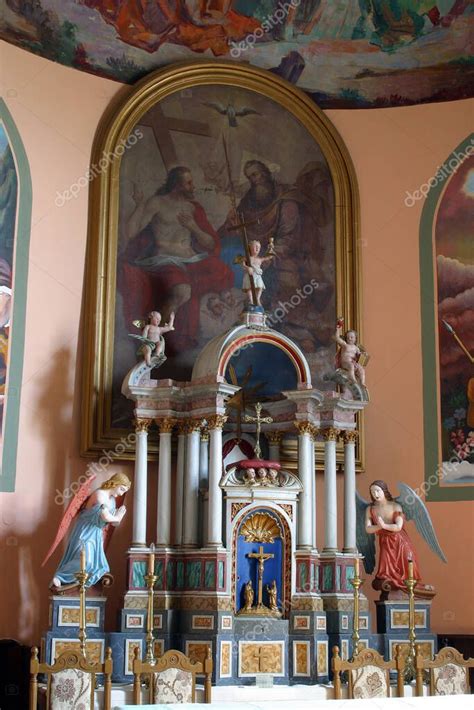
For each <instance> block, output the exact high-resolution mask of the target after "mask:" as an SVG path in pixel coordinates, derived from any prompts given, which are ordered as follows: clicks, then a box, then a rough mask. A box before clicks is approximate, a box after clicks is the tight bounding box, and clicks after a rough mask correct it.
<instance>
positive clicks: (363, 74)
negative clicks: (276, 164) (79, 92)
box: [0, 0, 474, 108]
mask: <svg viewBox="0 0 474 710" xmlns="http://www.w3.org/2000/svg"><path fill="white" fill-rule="evenodd" d="M4 5H5V8H4V13H3V18H2V21H1V24H0V37H2V38H3V39H5V40H6V41H9V42H12V43H13V44H16V45H18V46H20V47H22V48H23V49H27V50H30V51H32V52H35V53H37V54H40V55H43V56H44V57H47V58H48V59H53V60H55V61H58V62H61V63H62V64H65V65H67V66H72V67H75V68H77V69H82V70H84V71H88V72H92V73H95V74H98V75H99V76H106V77H109V78H112V79H116V80H118V81H123V82H129V83H131V82H134V81H136V80H138V79H140V78H142V77H143V76H144V75H145V74H147V73H149V72H150V71H152V70H154V69H157V68H161V67H163V66H166V65H167V64H170V63H172V62H176V61H178V60H181V59H188V60H191V59H194V60H198V59H200V58H201V57H206V58H211V57H218V58H222V59H231V60H237V61H241V62H250V63H251V64H253V65H255V66H258V67H261V68H264V69H271V70H272V71H274V72H276V73H277V74H279V75H280V76H282V77H283V78H285V79H287V80H288V81H291V82H292V83H294V84H297V85H298V86H299V88H301V89H303V90H305V91H307V92H308V93H310V94H311V95H312V96H313V98H314V99H315V100H316V102H317V103H318V105H319V106H321V107H323V108H368V107H377V106H400V105H406V104H415V103H419V102H426V101H451V100H454V99H460V98H467V97H468V96H472V95H473V94H474V69H473V66H472V61H471V54H472V53H471V52H470V49H471V46H472V32H473V23H474V12H473V4H472V2H470V1H469V0H426V1H423V2H419V1H418V2H415V1H412V0H390V2H388V1H386V0H201V1H200V2H196V1H195V0H159V1H158V2H156V0H140V2H138V1H137V0H34V2H32V0H6V2H5V3H4Z"/></svg>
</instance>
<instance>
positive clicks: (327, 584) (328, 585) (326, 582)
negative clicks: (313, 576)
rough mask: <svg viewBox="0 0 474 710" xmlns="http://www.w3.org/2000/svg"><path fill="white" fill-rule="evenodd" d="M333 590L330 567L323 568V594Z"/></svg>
mask: <svg viewBox="0 0 474 710" xmlns="http://www.w3.org/2000/svg"><path fill="white" fill-rule="evenodd" d="M332 588H333V574H332V567H331V565H324V566H323V592H330V591H331V590H332Z"/></svg>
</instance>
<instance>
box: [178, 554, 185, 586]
mask: <svg viewBox="0 0 474 710" xmlns="http://www.w3.org/2000/svg"><path fill="white" fill-rule="evenodd" d="M183 587H184V562H182V561H181V560H178V562H177V563H176V589H182V588H183Z"/></svg>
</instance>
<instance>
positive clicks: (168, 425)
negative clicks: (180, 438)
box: [156, 417, 176, 434]
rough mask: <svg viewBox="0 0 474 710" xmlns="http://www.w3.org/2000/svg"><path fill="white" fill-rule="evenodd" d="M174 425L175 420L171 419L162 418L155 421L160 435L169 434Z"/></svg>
mask: <svg viewBox="0 0 474 710" xmlns="http://www.w3.org/2000/svg"><path fill="white" fill-rule="evenodd" d="M175 424H176V419H173V417H164V418H163V419H157V420H156V425H157V426H158V428H159V430H160V434H171V432H172V431H173V427H174V426H175Z"/></svg>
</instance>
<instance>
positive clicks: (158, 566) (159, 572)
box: [155, 560, 163, 589]
mask: <svg viewBox="0 0 474 710" xmlns="http://www.w3.org/2000/svg"><path fill="white" fill-rule="evenodd" d="M155 575H156V582H155V589H163V560H158V561H157V562H155Z"/></svg>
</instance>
